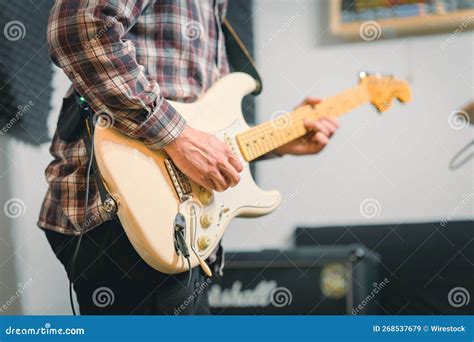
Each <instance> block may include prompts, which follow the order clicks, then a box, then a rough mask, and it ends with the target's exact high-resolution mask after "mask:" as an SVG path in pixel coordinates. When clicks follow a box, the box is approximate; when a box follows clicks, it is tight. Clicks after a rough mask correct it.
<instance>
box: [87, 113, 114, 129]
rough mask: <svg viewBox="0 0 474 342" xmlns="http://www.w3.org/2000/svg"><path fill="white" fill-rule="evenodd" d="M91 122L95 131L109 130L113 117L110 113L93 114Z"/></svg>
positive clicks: (112, 124) (112, 123)
mask: <svg viewBox="0 0 474 342" xmlns="http://www.w3.org/2000/svg"><path fill="white" fill-rule="evenodd" d="M92 122H93V124H94V127H95V128H97V129H106V128H111V127H113V126H114V123H115V116H114V115H113V114H112V113H109V112H106V111H101V112H98V113H94V116H93V118H92Z"/></svg>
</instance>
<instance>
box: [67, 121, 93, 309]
mask: <svg viewBox="0 0 474 342" xmlns="http://www.w3.org/2000/svg"><path fill="white" fill-rule="evenodd" d="M84 129H86V128H85V127H84ZM91 142H92V144H91V146H92V147H91V155H90V158H89V164H88V165H87V174H86V199H85V200H86V204H85V208H84V220H83V221H82V225H81V232H80V234H79V238H78V239H77V243H76V248H75V250H74V254H73V256H72V260H71V265H70V272H69V273H70V277H69V302H70V303H71V309H72V313H73V315H74V316H76V315H77V314H76V309H75V308H74V299H73V296H72V289H73V284H74V271H75V265H76V261H77V256H78V254H79V247H80V246H81V242H82V237H83V236H84V230H85V225H86V215H87V211H88V209H89V180H90V175H91V170H92V163H93V160H94V136H93V135H91Z"/></svg>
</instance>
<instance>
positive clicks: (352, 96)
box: [236, 84, 370, 161]
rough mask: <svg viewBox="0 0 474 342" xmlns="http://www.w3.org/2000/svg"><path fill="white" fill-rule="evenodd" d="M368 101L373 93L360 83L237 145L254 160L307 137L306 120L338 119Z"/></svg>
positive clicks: (258, 129)
mask: <svg viewBox="0 0 474 342" xmlns="http://www.w3.org/2000/svg"><path fill="white" fill-rule="evenodd" d="M368 102H370V95H369V91H368V89H367V87H366V86H364V85H363V84H359V85H358V86H357V87H354V88H350V89H347V90H345V91H343V92H342V93H339V94H337V95H335V96H332V97H329V98H327V99H324V100H323V101H322V102H321V103H319V104H318V105H317V106H310V105H305V106H302V107H299V108H297V109H295V110H294V111H292V112H283V113H281V114H280V115H276V116H275V117H274V118H272V120H270V121H267V122H265V123H262V124H260V125H257V126H254V127H252V128H250V129H249V130H247V131H244V132H242V133H240V134H238V135H237V137H236V138H237V142H238V144H239V147H240V150H241V151H242V155H243V157H244V158H245V160H247V161H251V160H254V159H257V158H258V157H260V156H262V155H264V154H266V153H268V152H271V151H273V150H274V149H276V148H278V147H280V146H283V145H285V144H286V143H288V142H290V141H293V140H295V139H298V138H300V137H302V136H304V135H305V134H306V133H307V130H306V128H305V126H304V120H305V119H316V118H318V117H322V116H325V117H338V116H341V115H342V114H345V113H347V112H349V111H351V110H353V109H355V108H357V107H359V106H361V105H363V104H366V103H368Z"/></svg>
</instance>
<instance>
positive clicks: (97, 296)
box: [92, 286, 115, 308]
mask: <svg viewBox="0 0 474 342" xmlns="http://www.w3.org/2000/svg"><path fill="white" fill-rule="evenodd" d="M114 302H115V294H114V291H112V289H111V288H109V287H106V286H102V287H98V288H96V289H95V290H94V292H93V293H92V303H94V305H95V306H97V307H98V308H105V307H107V306H111V305H113V304H114Z"/></svg>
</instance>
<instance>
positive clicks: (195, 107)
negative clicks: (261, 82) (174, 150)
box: [94, 73, 281, 273]
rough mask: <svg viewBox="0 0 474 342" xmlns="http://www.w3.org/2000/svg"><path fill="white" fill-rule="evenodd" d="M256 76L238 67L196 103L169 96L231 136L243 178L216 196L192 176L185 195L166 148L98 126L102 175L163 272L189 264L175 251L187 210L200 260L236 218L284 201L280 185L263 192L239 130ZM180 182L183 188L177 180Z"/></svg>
mask: <svg viewBox="0 0 474 342" xmlns="http://www.w3.org/2000/svg"><path fill="white" fill-rule="evenodd" d="M255 88H256V83H255V81H254V79H253V78H252V77H250V76H248V75H247V74H244V73H232V74H230V75H227V76H225V77H223V78H222V79H220V80H219V81H218V82H216V83H215V85H214V86H213V87H212V88H211V89H209V91H207V92H206V93H205V94H204V95H203V96H202V97H200V98H199V99H198V100H197V101H196V102H194V103H176V102H171V104H172V106H173V107H174V108H175V109H176V110H177V111H178V112H179V113H180V114H181V115H182V116H183V117H184V118H185V119H186V121H187V123H188V125H189V126H191V127H193V128H195V129H199V130H202V131H206V132H209V133H213V134H215V135H216V136H217V137H219V138H221V139H222V140H223V141H224V142H226V143H227V144H228V145H229V146H230V147H231V148H232V150H233V151H234V153H235V154H236V155H237V156H239V158H240V159H241V161H242V163H243V164H244V170H243V171H242V173H241V181H240V183H239V184H238V185H237V186H236V187H234V188H230V189H228V190H227V191H225V192H213V193H212V194H211V193H209V192H207V191H206V190H205V189H203V188H201V187H200V186H199V185H198V184H196V183H193V182H190V185H191V188H192V193H188V194H187V195H186V194H183V193H181V194H179V191H182V190H183V189H181V190H180V189H179V183H177V181H176V180H173V179H172V174H170V172H169V170H168V168H167V165H166V163H167V162H168V161H170V159H169V157H168V156H167V155H166V153H164V152H163V151H153V150H150V149H148V148H147V147H146V146H145V145H144V144H143V143H142V142H140V141H139V140H135V139H131V138H129V137H128V136H126V135H124V134H121V133H120V132H118V131H117V130H116V129H114V128H104V127H100V126H99V125H96V130H95V137H94V148H95V155H96V160H97V164H98V166H99V169H100V172H101V175H102V178H103V179H104V182H105V184H106V186H107V188H108V190H109V192H110V193H111V194H112V195H113V197H114V198H116V199H117V200H118V213H117V214H118V217H119V219H120V222H121V223H122V225H123V227H124V229H125V232H126V234H127V236H128V238H129V240H130V241H131V243H132V245H133V246H134V248H135V249H136V250H137V252H138V254H139V255H140V256H141V257H142V258H143V259H144V260H145V261H146V262H147V263H148V264H149V265H150V266H151V267H153V268H155V269H156V270H158V271H160V272H164V273H180V272H183V271H186V270H187V269H188V264H187V261H186V260H185V258H184V257H183V256H182V255H181V253H178V252H177V251H176V249H175V229H174V221H175V218H176V215H177V214H178V213H181V214H183V215H184V218H185V221H186V230H185V238H186V242H187V245H188V246H189V248H190V255H191V257H190V262H191V266H192V267H194V266H196V265H198V264H199V263H200V262H199V258H198V257H197V256H196V254H197V255H199V257H200V258H202V259H204V260H205V259H206V258H207V257H208V256H209V255H210V254H211V253H212V252H213V251H214V249H215V248H216V247H217V246H218V244H219V242H220V240H221V238H222V236H223V234H224V231H225V229H226V227H227V226H228V225H229V223H230V221H231V220H232V219H233V218H234V217H236V216H260V215H264V214H267V213H270V212H272V211H273V210H275V209H276V208H277V206H278V205H279V203H280V200H281V196H280V194H279V193H278V192H277V191H263V190H262V189H260V188H259V187H258V186H257V185H256V184H255V182H254V180H253V178H252V176H251V174H250V169H249V164H248V163H247V162H246V161H245V159H244V158H243V157H242V154H241V151H240V149H239V146H238V145H237V142H236V140H235V136H236V134H238V133H240V132H242V131H244V130H246V129H248V128H249V127H248V125H247V123H246V122H245V120H244V117H243V115H242V111H241V102H242V98H243V97H244V96H245V95H247V94H249V93H250V92H252V91H254V90H255ZM177 185H178V186H177Z"/></svg>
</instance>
